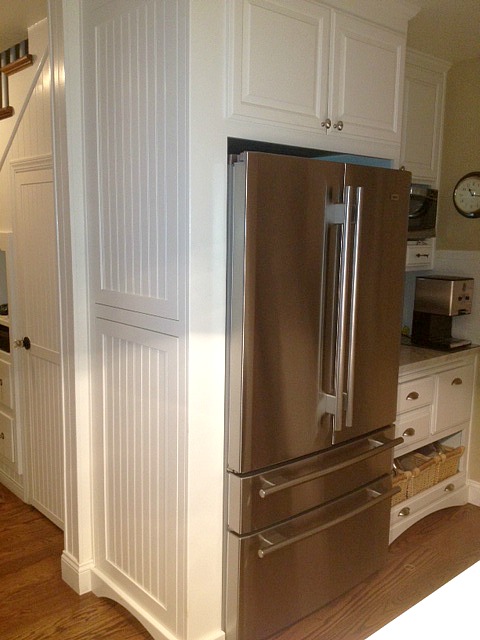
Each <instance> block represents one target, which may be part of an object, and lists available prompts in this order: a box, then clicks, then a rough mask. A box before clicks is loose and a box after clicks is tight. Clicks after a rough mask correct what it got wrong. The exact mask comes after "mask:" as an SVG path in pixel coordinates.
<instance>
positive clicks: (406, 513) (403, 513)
mask: <svg viewBox="0 0 480 640" xmlns="http://www.w3.org/2000/svg"><path fill="white" fill-rule="evenodd" d="M409 515H410V507H403V509H400V511H399V512H398V517H399V518H405V516H409Z"/></svg>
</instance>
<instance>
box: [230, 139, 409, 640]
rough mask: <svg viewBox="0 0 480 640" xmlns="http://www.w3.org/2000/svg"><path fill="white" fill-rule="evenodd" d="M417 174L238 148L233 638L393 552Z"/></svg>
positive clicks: (306, 606)
mask: <svg viewBox="0 0 480 640" xmlns="http://www.w3.org/2000/svg"><path fill="white" fill-rule="evenodd" d="M410 177H411V176H410V174H409V173H408V172H405V171H396V170H391V169H381V168H372V167H365V166H356V165H345V164H340V163H334V162H324V161H319V160H315V159H306V158H299V157H293V156H287V155H274V154H266V153H258V152H246V153H244V154H242V155H240V156H238V157H236V158H232V160H231V163H230V189H229V197H230V203H229V242H228V256H229V260H228V265H229V268H228V287H227V288H228V305H227V306H228V318H227V394H226V396H227V399H226V424H227V427H228V433H227V456H226V457H227V487H228V497H227V503H228V504H227V508H226V513H227V516H226V520H227V533H226V559H225V566H226V568H225V629H226V633H227V638H228V640H261V639H263V638H266V637H268V636H270V635H271V634H273V633H275V632H276V631H278V630H279V629H281V628H283V627H286V626H288V625H290V624H292V623H293V622H295V621H296V620H299V619H300V618H302V617H303V616H305V615H307V614H309V613H311V612H312V611H314V610H316V609H318V608H320V607H321V606H322V605H324V604H325V603H326V602H328V601H330V600H332V599H333V598H335V597H336V596H338V595H340V594H342V593H343V592H345V591H346V590H348V589H349V588H350V587H352V586H353V585H355V584H356V583H358V582H360V581H362V580H363V579H364V578H366V577H367V576H368V575H370V574H371V573H372V572H374V571H376V570H377V569H378V568H380V567H381V566H382V564H383V563H384V561H385V559H386V554H387V550H388V537H389V518H390V498H391V496H392V495H393V493H394V491H393V490H392V486H391V477H390V473H391V465H392V451H393V447H394V446H395V444H398V441H395V440H394V439H393V431H394V429H393V428H392V423H393V421H394V419H395V409H396V391H397V377H398V358H399V345H400V328H401V313H402V299H403V298H402V290H403V273H404V268H405V254H406V237H407V222H408V199H409V188H410ZM400 441H401V440H400Z"/></svg>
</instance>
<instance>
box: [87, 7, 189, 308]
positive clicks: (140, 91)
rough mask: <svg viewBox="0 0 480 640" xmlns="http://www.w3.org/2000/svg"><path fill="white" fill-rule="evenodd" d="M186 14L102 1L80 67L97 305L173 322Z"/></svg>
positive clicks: (181, 196)
mask: <svg viewBox="0 0 480 640" xmlns="http://www.w3.org/2000/svg"><path fill="white" fill-rule="evenodd" d="M183 11H184V2H175V1H173V0H147V1H146V2H145V1H141V2H140V1H131V0H130V1H129V2H124V1H122V2H118V3H117V2H115V3H112V2H107V3H103V4H102V5H100V6H99V7H98V8H97V10H96V11H92V13H91V14H89V17H88V20H89V29H87V33H91V41H90V46H91V47H92V49H91V53H92V55H93V54H94V62H93V64H92V63H90V61H89V64H88V65H86V70H85V74H86V76H85V80H86V84H87V86H88V87H90V89H91V93H90V96H91V97H90V98H89V99H91V102H92V104H91V108H87V127H88V128H89V132H90V134H91V139H90V147H89V159H90V160H91V164H90V162H89V169H88V174H87V179H88V183H89V195H90V202H89V210H90V222H91V230H92V233H93V235H92V236H91V237H92V240H93V241H94V243H95V244H96V245H97V247H96V253H95V254H94V255H95V257H94V259H95V261H96V263H97V264H96V265H95V267H94V270H93V274H94V282H95V291H94V296H95V302H97V303H100V304H105V305H111V306H113V307H118V308H122V309H130V310H133V311H139V312H142V313H147V314H153V315H157V316H163V317H166V318H172V319H178V318H179V308H178V307H179V303H178V284H179V273H178V271H179V263H178V257H177V254H178V231H179V220H180V221H181V220H182V219H183V218H184V214H185V207H186V205H185V195H184V194H185V186H184V185H185V178H184V174H185V171H186V158H185V154H186V150H185V149H186V148H185V144H184V142H185V134H186V115H185V114H186V110H185V88H184V86H183V84H182V83H183V82H184V81H183V80H182V78H183V77H184V74H183V73H182V70H183V69H184V67H185V65H186V60H185V56H184V52H183V48H184V46H185V43H184V41H182V40H181V37H180V35H179V30H178V29H177V23H178V20H179V17H178V16H179V14H180V13H182V12H183ZM89 54H90V52H89Z"/></svg>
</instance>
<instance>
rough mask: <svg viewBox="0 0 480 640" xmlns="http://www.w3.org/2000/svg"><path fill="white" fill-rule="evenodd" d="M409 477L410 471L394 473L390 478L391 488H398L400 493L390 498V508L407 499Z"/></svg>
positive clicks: (410, 475)
mask: <svg viewBox="0 0 480 640" xmlns="http://www.w3.org/2000/svg"><path fill="white" fill-rule="evenodd" d="M411 477H412V472H411V471H399V472H394V474H393V476H392V486H393V487H400V491H399V492H398V493H396V494H395V495H394V496H393V497H392V507H394V506H395V505H396V504H398V503H399V502H403V501H404V500H406V499H407V490H408V482H409V480H410V478H411Z"/></svg>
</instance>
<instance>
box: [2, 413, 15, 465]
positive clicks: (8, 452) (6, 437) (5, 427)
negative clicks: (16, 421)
mask: <svg viewBox="0 0 480 640" xmlns="http://www.w3.org/2000/svg"><path fill="white" fill-rule="evenodd" d="M12 427H13V421H12V418H9V417H8V416H6V415H5V414H4V413H2V412H1V411H0V457H1V456H3V457H4V458H6V459H7V460H8V461H9V462H15V458H14V454H13V439H12V432H13V428H12Z"/></svg>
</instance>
